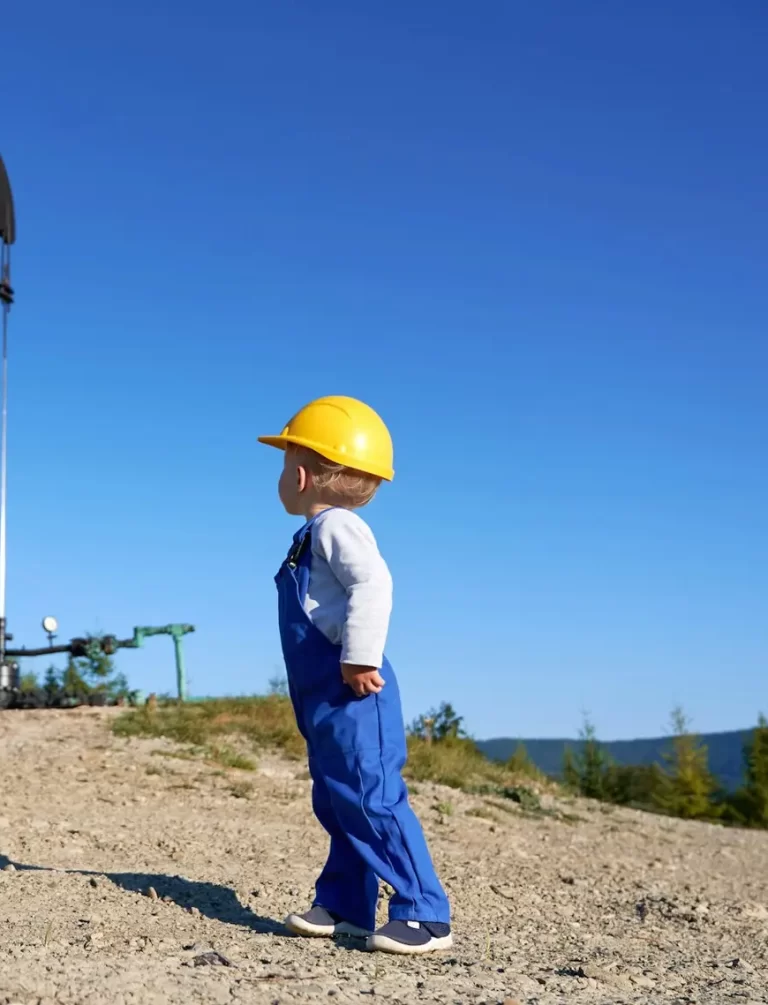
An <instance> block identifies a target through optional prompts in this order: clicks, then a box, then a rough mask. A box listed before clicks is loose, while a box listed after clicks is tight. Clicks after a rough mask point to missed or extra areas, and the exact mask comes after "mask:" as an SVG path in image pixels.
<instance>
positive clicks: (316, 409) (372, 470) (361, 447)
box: [259, 395, 395, 482]
mask: <svg viewBox="0 0 768 1005" xmlns="http://www.w3.org/2000/svg"><path fill="white" fill-rule="evenodd" d="M259 443H266V444H267V446H268V447H277V448H278V449H280V450H285V448H286V447H287V446H288V444H289V443H293V444H295V445H296V446H297V447H308V448H309V449H310V450H314V451H315V453H317V454H320V456H321V457H325V458H326V460H329V461H333V462H334V463H335V464H344V465H345V466H346V467H348V468H355V469H356V470H357V471H365V472H366V474H369V475H375V476H376V477H377V478H383V479H384V481H387V482H391V481H392V479H393V478H394V476H395V472H394V471H393V469H392V463H393V450H392V437H391V436H390V435H389V430H388V429H387V427H386V426H385V425H384V423H383V422H382V420H381V418H380V417H379V416H378V415H377V414H376V412H374V410H373V409H372V408H369V406H368V405H366V404H364V403H363V402H362V401H358V400H357V399H356V398H345V397H342V396H340V395H332V396H330V397H328V398H317V400H316V401H311V402H310V403H309V404H308V405H305V406H304V408H302V409H300V410H299V411H298V412H297V413H296V414H295V415H294V417H293V418H292V419H291V420H290V422H289V423H288V424H287V425H286V427H285V428H284V429H283V431H282V433H280V435H279V436H260V437H259Z"/></svg>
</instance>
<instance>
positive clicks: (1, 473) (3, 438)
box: [0, 249, 9, 623]
mask: <svg viewBox="0 0 768 1005" xmlns="http://www.w3.org/2000/svg"><path fill="white" fill-rule="evenodd" d="M4 251H7V249H4ZM5 264H6V263H5V262H3V265H5ZM8 311H9V305H8V304H3V374H2V396H3V404H2V415H1V416H0V622H3V623H4V622H5V578H6V550H5V541H6V509H7V497H8Z"/></svg>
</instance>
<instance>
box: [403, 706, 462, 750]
mask: <svg viewBox="0 0 768 1005" xmlns="http://www.w3.org/2000/svg"><path fill="white" fill-rule="evenodd" d="M463 723H464V718H463V716H460V715H457V714H456V711H455V709H454V707H453V705H451V703H450V702H448V701H444V702H443V703H442V705H441V706H440V708H438V709H430V711H429V712H427V713H426V715H420V716H419V718H418V719H417V720H416V721H415V722H414V723H413V724H412V725H411V727H410V730H409V731H410V733H411V735H413V736H418V737H421V738H422V739H429V740H435V741H440V740H459V739H466V737H467V734H466V731H465V730H464V726H463Z"/></svg>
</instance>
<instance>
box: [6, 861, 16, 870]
mask: <svg viewBox="0 0 768 1005" xmlns="http://www.w3.org/2000/svg"><path fill="white" fill-rule="evenodd" d="M3 872H16V866H15V865H14V864H13V862H9V863H8V865H6V866H3Z"/></svg>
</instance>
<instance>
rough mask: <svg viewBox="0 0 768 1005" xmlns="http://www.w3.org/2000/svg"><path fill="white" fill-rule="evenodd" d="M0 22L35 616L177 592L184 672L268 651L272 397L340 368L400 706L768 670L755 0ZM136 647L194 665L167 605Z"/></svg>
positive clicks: (232, 668) (658, 705) (710, 691)
mask: <svg viewBox="0 0 768 1005" xmlns="http://www.w3.org/2000/svg"><path fill="white" fill-rule="evenodd" d="M3 41H4V44H3V54H2V57H1V59H0V82H1V87H0V93H1V94H2V96H3V101H2V108H3V114H2V134H0V143H1V144H2V146H0V151H1V152H2V154H3V156H4V158H5V160H6V163H7V166H8V170H9V173H10V176H11V182H12V185H13V188H14V193H15V197H16V203H17V215H18V242H17V245H16V248H15V251H14V280H15V286H16V289H17V306H16V307H15V308H14V311H13V315H12V319H11V339H12V345H11V402H10V415H11V427H10V435H11V453H10V508H9V521H10V522H9V540H10V552H9V605H10V607H9V617H10V621H11V624H10V627H11V630H12V631H13V632H14V633H15V635H16V638H17V639H18V640H23V641H25V642H26V643H27V644H31V643H34V642H38V641H42V640H43V636H42V631H41V630H40V628H39V627H38V625H39V620H40V618H41V617H42V615H44V614H48V613H52V614H55V615H56V616H57V617H58V618H59V621H60V624H61V632H62V635H64V636H65V637H69V636H71V635H76V634H78V633H81V632H83V631H84V630H89V629H90V630H93V629H102V630H108V631H115V632H117V633H119V634H123V633H126V634H127V633H129V632H130V630H131V628H132V626H133V625H134V624H146V623H150V624H163V623H166V622H168V621H175V620H188V621H192V622H194V623H195V624H197V626H198V632H197V634H196V635H195V636H193V637H191V638H190V639H189V640H188V644H187V655H188V661H189V668H190V675H191V678H192V683H193V690H194V691H195V692H196V693H222V692H251V691H254V690H258V689H260V688H263V687H264V686H265V685H266V682H267V679H268V678H269V677H270V676H272V675H273V674H274V672H275V668H276V667H279V666H280V663H281V660H280V653H279V643H278V636H277V630H276V623H275V622H276V612H275V596H274V586H273V583H272V575H273V573H274V572H275V570H276V568H277V566H278V564H279V562H280V560H281V558H282V556H283V554H284V552H285V549H286V547H287V543H288V539H289V538H290V535H291V533H292V531H293V529H294V525H293V523H292V521H291V520H290V518H288V517H286V516H285V515H284V514H283V513H281V510H280V507H279V504H278V502H277V498H276V489H275V484H276V480H277V476H278V468H279V464H280V458H279V455H278V454H277V453H275V452H272V451H270V450H268V449H266V448H264V447H259V446H258V445H257V443H256V436H257V435H258V434H260V433H265V432H271V431H273V430H276V429H279V427H280V426H281V424H282V423H283V422H284V421H285V420H286V419H287V417H288V416H289V415H290V414H291V412H292V411H293V410H294V409H295V408H296V407H298V406H299V405H301V404H302V403H303V402H304V401H305V400H307V399H310V398H313V397H315V396H317V395H321V394H329V393H341V394H351V395H354V396H357V397H361V398H364V399H366V400H367V401H369V402H370V403H371V404H372V405H373V406H374V407H376V408H377V409H378V410H379V411H380V412H381V413H382V415H383V416H384V417H385V419H386V420H387V421H388V423H389V424H390V426H391V429H392V432H393V435H394V438H395V445H396V466H397V478H396V480H395V482H394V484H393V485H392V486H391V487H388V488H386V489H385V490H384V491H382V493H381V496H380V498H379V499H378V500H377V501H376V502H375V504H374V505H373V506H372V507H371V508H370V510H369V511H368V518H369V519H370V522H371V524H372V526H373V528H374V530H375V532H376V534H377V536H378V538H379V540H380V544H381V547H382V550H383V551H384V552H385V555H386V557H387V559H388V560H389V563H390V565H391V567H392V570H393V573H394V576H395V580H396V610H395V615H394V621H393V625H392V633H391V645H390V655H391V657H392V659H393V662H394V663H395V665H396V666H397V667H398V668H399V671H400V676H401V680H402V685H403V689H404V693H405V705H406V714H407V716H408V717H409V718H410V717H411V716H412V715H414V714H416V713H417V712H419V711H422V710H424V709H425V708H426V707H428V706H429V705H431V704H436V703H437V702H439V701H440V700H441V699H449V700H451V701H453V702H454V704H455V705H456V706H457V708H458V709H459V710H460V711H461V712H463V713H464V714H465V715H466V717H467V721H468V725H469V727H470V728H471V730H472V731H473V732H474V733H475V734H476V735H478V736H483V737H484V736H491V735H499V734H507V735H509V734H512V735H530V736H534V735H535V736H553V735H562V734H569V733H574V732H575V731H576V729H577V728H578V726H579V722H580V717H581V716H580V713H581V710H582V709H588V710H590V711H591V713H592V716H593V718H594V719H595V721H596V723H597V726H598V729H599V731H600V733H601V735H602V736H604V737H605V738H609V737H630V736H636V735H640V734H653V733H657V732H658V731H659V729H660V727H661V726H662V724H664V723H665V722H666V720H667V717H668V712H669V709H670V707H671V706H672V705H673V704H674V703H675V702H682V703H683V704H684V705H685V707H686V709H687V710H688V712H689V713H690V715H691V716H692V717H693V720H694V723H695V725H696V726H697V727H698V728H699V729H702V730H709V729H726V728H733V727H741V726H746V725H748V724H749V723H751V722H752V721H754V719H755V717H756V715H757V712H758V710H759V709H760V708H761V707H762V708H763V709H766V710H768V693H766V682H767V681H768V674H767V673H766V660H767V657H768V619H767V618H766V613H767V611H766V601H767V599H768V474H767V470H768V403H767V400H766V399H767V398H768V393H767V389H768V346H767V344H766V334H767V330H768V277H767V274H766V263H768V187H766V178H768V139H767V137H766V129H765V110H766V107H768V60H767V59H766V52H768V10H767V9H766V6H765V4H764V3H763V2H762V0H754V2H749V0H743V2H741V3H739V4H735V5H734V4H730V3H727V2H726V0H722V2H712V0H697V2H693V0H678V2H676V3H674V4H669V3H668V2H661V0H654V2H644V3H642V4H633V5H626V4H615V3H611V2H608V0H603V2H597V0H583V2H580V3H579V4H574V3H571V2H566V0H560V2H547V0H544V2H541V3H536V4H532V3H524V2H522V0H521V2H515V0H489V2H483V3H478V4H470V3H467V2H465V0H462V2H458V0H447V2H446V0H440V2H438V0H425V2H422V3H413V2H405V0H390V2H388V3H378V4H375V3H361V2H360V0H326V2H323V3H315V2H310V0H303V2H296V0H293V2H292V0H266V2H263V3H258V4H256V3H252V2H248V0H224V2H222V3H219V4H214V5H211V4H210V3H209V2H202V0H186V2H185V3H181V2H180V0H174V2H171V0H151V2H149V0H135V2H132V3H130V4H129V3H122V4H105V3H102V2H96V0H83V2H81V3H78V4H75V5H71V4H69V5H62V4H60V3H55V2H53V0H28V2H27V3H25V4H16V5H13V6H12V8H9V10H8V11H6V12H5V14H4V20H3ZM120 665H121V668H122V669H124V670H125V671H126V672H127V673H128V674H129V676H130V677H131V679H132V681H133V682H134V683H135V684H136V685H137V686H142V687H144V688H147V689H150V688H153V689H157V690H170V689H171V688H172V686H173V672H172V658H171V644H170V641H168V640H154V642H153V643H152V644H151V645H149V646H148V648H147V650H146V651H145V652H143V653H141V654H127V655H125V656H123V657H122V659H121V662H120ZM43 666H44V665H43V664H41V669H42V668H43Z"/></svg>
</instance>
